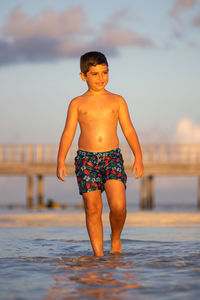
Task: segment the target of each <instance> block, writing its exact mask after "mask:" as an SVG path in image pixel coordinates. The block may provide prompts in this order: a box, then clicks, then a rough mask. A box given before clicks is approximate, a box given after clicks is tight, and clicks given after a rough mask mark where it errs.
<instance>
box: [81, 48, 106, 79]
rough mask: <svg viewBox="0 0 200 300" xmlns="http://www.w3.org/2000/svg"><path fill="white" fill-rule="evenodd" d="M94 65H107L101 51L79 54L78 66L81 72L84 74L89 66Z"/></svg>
mask: <svg viewBox="0 0 200 300" xmlns="http://www.w3.org/2000/svg"><path fill="white" fill-rule="evenodd" d="M96 65H106V66H107V67H108V62H107V59H106V57H105V55H104V54H103V53H101V52H97V51H92V52H87V53H85V54H83V55H82V56H81V59H80V67H81V72H82V73H83V74H85V75H86V74H87V72H88V71H89V69H90V67H91V66H96Z"/></svg>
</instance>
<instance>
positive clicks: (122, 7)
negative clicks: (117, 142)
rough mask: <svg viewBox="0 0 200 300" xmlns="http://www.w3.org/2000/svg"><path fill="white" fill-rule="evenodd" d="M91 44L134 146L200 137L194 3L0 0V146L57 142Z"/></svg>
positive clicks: (199, 0)
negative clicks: (124, 109)
mask: <svg viewBox="0 0 200 300" xmlns="http://www.w3.org/2000/svg"><path fill="white" fill-rule="evenodd" d="M93 50H97V51H102V52H103V53H105V55H106V56H107V58H108V62H109V69H110V75H109V84H108V86H107V89H108V90H110V91H111V92H114V93H117V94H120V95H122V96H123V97H124V98H125V100H126V101H127V104H128V107H129V111H130V115H131V118H132V121H133V125H134V127H135V128H136V131H137V132H138V135H139V137H140V140H141V142H178V143H179V142H181V143H187V142H194V143H196V142H200V118H199V117H200V104H199V98H200V91H199V78H200V0H168V1H164V0H163V1H160V0H148V1H145V0H123V1H122V0H109V1H107V0H102V1H100V2H99V1H94V0H85V1H82V0H73V1H72V0H68V1H67V0H65V1H64V0H59V1H53V0H43V1H40V0H34V1H31V0H10V1H2V0H1V1H0V84H1V89H0V90H1V95H0V103H1V109H0V128H1V140H0V143H58V142H59V139H60V135H61V132H62V130H63V127H64V123H65V118H66V112H67V107H68V104H69V102H70V101H71V99H72V98H74V97H76V96H78V95H80V94H82V93H83V92H85V91H86V89H87V87H86V85H85V83H83V82H82V81H81V79H80V76H79V72H80V70H79V58H80V55H81V54H83V53H85V52H86V51H93ZM119 135H120V138H121V132H120V131H119Z"/></svg>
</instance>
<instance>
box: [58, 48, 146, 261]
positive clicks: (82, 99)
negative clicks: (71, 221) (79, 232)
mask: <svg viewBox="0 0 200 300" xmlns="http://www.w3.org/2000/svg"><path fill="white" fill-rule="evenodd" d="M80 64H81V73H80V76H81V78H82V80H83V81H85V82H86V83H87V85H88V90H87V92H86V93H84V94H83V95H81V96H79V97H76V98H74V99H73V100H72V101H71V102H70V104H69V108H68V113H67V119H66V124H65V128H64V131H63V134H62V137H61V141H60V147H59V151H58V158H57V176H58V178H59V179H60V180H63V181H65V178H64V177H63V176H67V169H66V166H65V163H64V161H65V157H66V155H67V153H68V151H69V148H70V146H71V143H72V141H73V138H74V135H75V131H76V127H77V123H78V122H79V125H80V129H81V133H80V137H79V141H78V148H79V150H78V151H77V156H76V157H75V167H76V171H75V172H76V176H77V182H78V186H79V192H80V194H81V195H82V197H83V201H84V208H85V215H86V226H87V231H88V234H89V237H90V241H91V245H92V248H93V251H94V255H95V256H103V255H104V254H103V226H102V218H101V215H102V198H101V193H102V192H103V190H105V192H106V196H107V201H108V204H109V208H110V225H111V232H112V233H111V250H110V253H121V252H122V247H121V242H120V235H121V232H122V229H123V226H124V222H125V219H126V194H125V188H126V179H127V176H126V174H125V171H124V167H123V158H122V154H121V151H120V149H119V140H118V137H117V125H118V121H119V123H120V126H121V128H122V131H123V134H124V136H125V137H126V140H127V142H128V144H129V146H130V148H131V150H132V152H133V154H134V156H135V162H134V165H133V171H132V172H133V174H135V173H136V178H139V177H141V176H142V175H143V172H144V168H143V163H142V153H141V149H140V144H139V141H138V137H137V134H136V132H135V129H134V127H133V125H132V123H131V120H130V116H129V112H128V108H127V105H126V102H125V100H124V99H123V98H122V97H121V96H119V95H116V94H113V93H111V92H109V91H107V90H106V89H105V87H106V85H107V83H108V71H109V70H108V62H107V60H106V57H105V56H104V55H103V54H102V53H100V52H88V53H86V54H84V55H82V56H81V62H80Z"/></svg>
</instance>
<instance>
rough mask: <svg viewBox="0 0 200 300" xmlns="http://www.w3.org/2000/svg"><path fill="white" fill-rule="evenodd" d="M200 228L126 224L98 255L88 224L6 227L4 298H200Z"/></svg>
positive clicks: (0, 250)
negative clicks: (118, 242)
mask: <svg viewBox="0 0 200 300" xmlns="http://www.w3.org/2000/svg"><path fill="white" fill-rule="evenodd" d="M199 232H200V228H199V227H185V228H183V227H182V228H172V227H170V228H155V227H154V228H130V227H129V228H127V227H126V228H124V231H123V235H122V245H123V249H124V251H123V254H121V255H110V254H109V248H110V241H109V235H110V229H109V228H105V229H104V240H105V243H104V250H105V256H104V257H101V258H97V257H93V256H92V250H91V246H90V243H89V240H88V236H87V232H86V229H85V228H77V227H76V228H72V227H70V228H67V227H65V228H64V227H59V228H56V227H55V228H17V229H6V228H4V229H1V240H0V299H1V300H4V299H5V300H9V299H21V300H23V299H24V300H25V299H26V300H29V299H34V300H36V299H44V300H52V299H79V298H82V299H117V300H122V299H142V300H143V299H148V300H149V299H167V300H169V299H173V300H174V299H190V300H192V299H199V294H200V242H199V237H200V235H199Z"/></svg>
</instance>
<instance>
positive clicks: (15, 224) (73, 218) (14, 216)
mask: <svg viewBox="0 0 200 300" xmlns="http://www.w3.org/2000/svg"><path fill="white" fill-rule="evenodd" d="M102 217H103V223H104V226H109V214H108V213H107V212H105V213H103V214H102ZM82 226H85V215H84V212H66V211H53V212H48V211H47V212H46V211H45V212H37V211H33V212H24V213H19V212H18V213H13V212H12V213H4V214H0V228H23V227H82ZM125 226H126V227H191V226H200V213H199V212H152V211H139V212H128V214H127V219H126V224H125Z"/></svg>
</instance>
